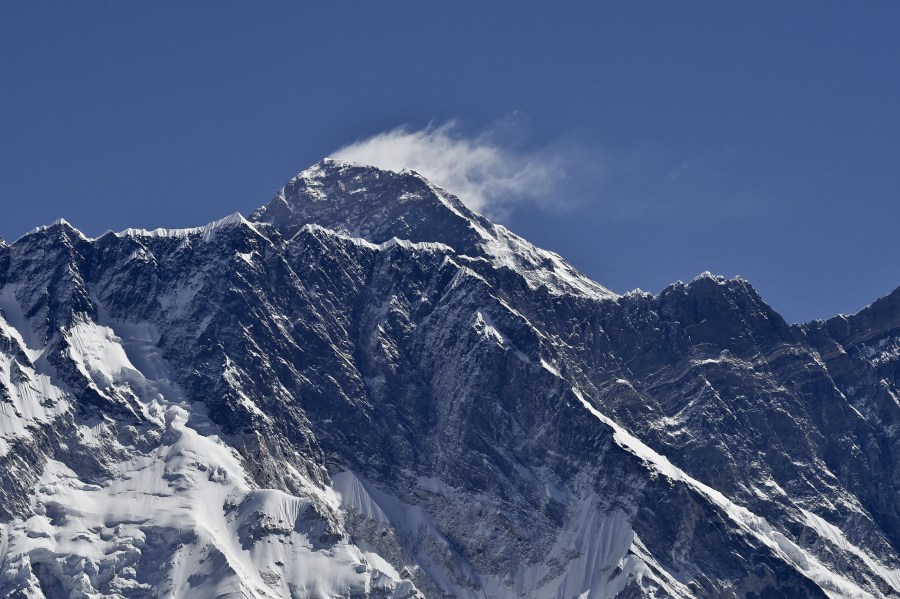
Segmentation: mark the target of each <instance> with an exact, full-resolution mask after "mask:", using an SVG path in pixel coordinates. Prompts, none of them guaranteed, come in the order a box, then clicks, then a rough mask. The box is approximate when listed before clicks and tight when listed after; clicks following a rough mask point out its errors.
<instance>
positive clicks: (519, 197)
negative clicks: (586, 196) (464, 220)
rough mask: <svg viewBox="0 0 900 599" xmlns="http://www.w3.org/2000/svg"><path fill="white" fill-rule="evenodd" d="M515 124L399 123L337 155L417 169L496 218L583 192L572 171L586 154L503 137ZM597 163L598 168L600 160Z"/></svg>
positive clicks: (550, 206)
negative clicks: (470, 130) (575, 186)
mask: <svg viewBox="0 0 900 599" xmlns="http://www.w3.org/2000/svg"><path fill="white" fill-rule="evenodd" d="M511 127H512V128H515V124H513V125H510V121H509V119H506V120H505V121H500V122H498V123H497V124H495V125H494V126H492V127H490V128H488V130H486V131H484V132H482V133H479V134H476V135H464V134H463V133H461V132H460V130H459V126H458V125H457V123H456V122H455V121H449V122H447V123H444V124H442V125H429V126H428V127H425V128H424V129H419V130H412V129H410V128H408V127H406V126H401V127H397V128H396V129H393V130H391V131H386V132H383V133H378V134H377V135H374V136H372V137H369V138H367V139H361V140H357V141H355V142H353V143H352V144H349V145H346V146H344V147H342V148H340V149H339V150H337V152H335V153H334V154H333V158H336V159H339V160H346V161H348V162H355V163H360V164H370V165H372V166H377V167H379V168H384V169H388V170H393V171H400V170H403V169H411V170H414V171H416V172H418V173H420V174H422V175H424V176H425V177H427V178H428V179H430V180H431V181H434V182H435V183H437V184H438V185H440V186H441V187H443V188H444V189H446V190H448V191H450V192H451V193H453V194H455V195H456V196H458V197H459V198H460V199H461V200H462V201H463V202H464V203H465V204H466V205H467V206H468V207H469V208H471V209H473V210H476V211H478V212H481V213H483V214H485V215H487V216H489V217H493V218H498V217H502V216H504V215H506V214H508V213H509V211H510V210H512V209H513V208H514V207H515V206H516V205H518V204H523V203H530V204H536V205H538V206H539V207H540V208H542V209H544V210H546V211H548V212H557V211H560V210H564V209H566V208H568V207H570V206H571V205H572V204H574V203H576V202H577V201H578V198H577V196H578V195H579V194H577V193H573V190H572V189H570V183H571V181H572V179H574V177H572V171H573V170H574V169H579V170H584V167H585V166H586V162H587V161H586V160H585V159H586V158H587V157H586V156H581V155H579V153H578V152H575V151H573V150H572V149H571V148H564V147H563V144H556V145H554V146H546V147H543V148H538V149H536V150H523V149H520V148H519V147H518V144H515V143H502V141H501V140H502V139H503V138H508V137H510V135H509V133H510V128H511ZM513 133H515V132H513ZM594 167H595V170H597V171H599V166H598V165H597V164H595V165H594Z"/></svg>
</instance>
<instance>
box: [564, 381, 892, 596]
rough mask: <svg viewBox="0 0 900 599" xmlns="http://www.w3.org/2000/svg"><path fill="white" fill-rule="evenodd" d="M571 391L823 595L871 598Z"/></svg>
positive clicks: (634, 449) (653, 463) (626, 445)
mask: <svg viewBox="0 0 900 599" xmlns="http://www.w3.org/2000/svg"><path fill="white" fill-rule="evenodd" d="M572 392H573V393H574V394H575V396H576V397H577V398H578V400H579V401H580V402H581V404H582V405H583V406H584V407H585V408H586V409H587V410H588V411H589V412H590V413H591V414H592V415H593V416H594V417H595V418H597V419H598V420H600V421H601V422H603V423H604V424H606V425H608V426H609V427H611V428H612V429H613V438H614V439H615V441H616V443H617V444H619V446H621V447H622V448H623V449H627V450H628V451H630V452H631V453H633V454H634V455H636V456H637V457H639V458H641V459H642V460H643V461H644V463H645V464H647V466H648V467H650V468H652V469H653V470H655V471H656V472H659V473H660V474H662V475H664V476H666V477H667V478H670V479H672V480H677V481H681V482H684V483H685V484H687V485H688V486H690V487H692V488H693V489H695V490H696V491H698V492H699V493H700V494H701V495H703V496H705V497H706V498H707V499H708V500H709V501H711V502H712V503H713V504H715V505H716V506H718V507H719V508H721V510H722V512H723V513H724V514H725V515H727V516H728V517H729V519H731V520H732V521H733V522H734V523H735V524H737V525H738V527H740V528H741V530H743V531H744V532H745V533H747V534H749V535H752V536H753V537H755V538H756V539H757V540H759V541H760V542H762V543H763V544H764V545H766V546H767V547H769V548H770V549H772V550H773V551H774V552H775V553H776V554H777V555H779V556H781V558H782V559H784V560H785V561H787V562H789V563H790V564H792V565H793V566H794V567H795V568H797V570H798V571H800V572H802V573H803V574H804V575H806V576H807V577H808V578H809V579H810V580H813V581H814V582H815V583H816V584H817V585H819V587H820V588H821V589H822V590H823V591H824V592H825V593H826V594H827V595H829V596H830V597H834V598H838V597H843V598H866V599H868V598H872V597H874V596H873V595H872V594H871V593H868V592H867V591H865V590H863V589H861V588H860V587H859V586H858V585H856V584H855V583H853V582H852V581H849V580H847V579H845V578H843V577H841V576H839V575H837V574H835V573H834V572H831V571H830V570H828V568H826V567H825V566H823V565H822V564H821V563H820V562H819V561H818V560H817V559H816V558H815V557H813V555H812V554H810V553H809V552H807V551H806V550H804V549H802V548H801V547H799V546H798V545H797V544H796V543H794V542H793V541H791V540H790V539H788V538H787V537H785V536H784V535H783V534H782V533H780V532H779V531H777V530H775V529H773V528H772V526H771V525H770V524H769V523H768V522H767V521H766V520H765V518H762V517H760V516H757V515H756V514H754V513H752V512H751V511H750V510H748V509H747V508H744V507H741V506H738V505H736V504H735V503H733V502H732V501H731V500H729V499H728V498H726V497H725V496H724V495H723V494H722V493H721V492H719V491H716V490H715V489H713V488H711V487H708V486H706V485H705V484H703V483H701V482H700V481H698V480H696V479H694V478H691V477H690V476H688V475H687V474H686V473H685V472H684V471H682V470H681V469H680V468H677V467H675V466H674V465H672V463H671V462H670V461H669V460H668V458H666V457H665V456H663V455H661V454H659V453H657V452H656V451H654V450H653V449H651V448H650V447H648V446H647V445H646V444H644V443H643V442H642V441H641V440H640V439H638V438H637V437H635V436H634V435H632V434H631V433H629V432H628V431H626V430H625V429H623V428H622V427H621V426H619V425H618V424H616V423H615V422H613V421H612V420H611V419H609V418H607V417H606V416H605V415H603V414H602V413H601V412H599V411H598V410H597V409H596V408H595V407H594V406H593V405H592V404H591V403H590V402H589V401H587V400H586V399H585V398H584V395H583V394H582V393H581V391H580V390H579V389H578V388H577V387H572Z"/></svg>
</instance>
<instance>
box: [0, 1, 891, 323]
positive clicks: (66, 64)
mask: <svg viewBox="0 0 900 599" xmlns="http://www.w3.org/2000/svg"><path fill="white" fill-rule="evenodd" d="M313 5H315V6H313ZM510 115H515V118H514V119H513V120H515V121H516V125H515V128H514V129H515V131H514V134H509V132H506V137H505V138H504V140H505V141H503V143H509V144H512V145H514V146H515V151H516V152H517V153H518V155H522V156H549V155H552V153H553V152H554V151H555V150H557V149H559V151H560V152H569V153H571V152H576V153H580V154H581V162H580V163H579V164H580V166H579V168H577V169H574V170H573V171H572V172H571V173H568V175H567V178H566V184H565V185H560V186H557V188H556V189H554V191H553V193H557V194H559V195H561V196H562V195H566V194H571V195H572V196H573V197H575V196H577V201H575V202H562V204H565V207H564V208H559V207H556V206H555V204H554V202H553V199H552V198H548V199H547V200H546V201H541V202H531V203H524V204H521V205H519V206H518V207H516V208H515V209H513V210H512V211H511V212H508V213H507V214H506V216H504V217H503V220H504V222H505V223H506V224H507V225H509V226H510V227H511V228H512V229H513V230H514V231H516V232H518V233H520V234H522V235H524V236H525V237H527V238H529V239H530V240H532V241H534V242H536V243H537V244H538V245H541V246H543V247H547V248H549V249H553V250H555V251H558V252H559V253H561V254H562V255H563V256H565V257H566V258H567V259H569V260H570V261H571V262H572V263H574V264H575V265H576V266H578V267H579V268H581V269H582V270H583V271H585V272H586V273H588V274H589V275H591V276H592V277H593V278H595V279H597V280H598V281H599V282H601V283H602V284H604V285H606V286H608V287H611V288H612V289H614V290H617V291H627V290H629V289H632V288H635V287H641V288H643V289H646V290H650V291H654V292H656V291H659V290H660V289H661V288H662V287H664V286H665V285H666V284H668V283H669V282H672V281H674V280H676V279H690V278H692V277H693V276H695V275H696V274H698V273H699V272H702V271H704V270H711V271H713V272H717V273H721V274H725V275H729V276H733V275H735V274H740V275H742V276H744V277H745V278H747V279H749V280H750V281H751V282H752V283H753V284H754V285H755V286H756V288H757V289H758V290H759V291H760V292H761V293H762V295H763V297H764V298H765V299H766V300H767V301H769V302H770V303H771V304H772V305H773V306H774V307H775V308H776V309H778V310H779V311H781V312H782V313H783V314H784V315H785V316H786V317H787V318H788V319H789V320H794V321H799V320H807V319H812V318H817V317H826V316H829V315H832V314H835V313H838V312H853V311H856V310H858V309H859V308H861V307H862V306H864V305H865V304H867V303H869V302H870V301H872V300H874V299H875V298H877V297H878V296H881V295H884V294H886V293H888V292H890V291H891V290H892V289H893V288H895V287H896V286H898V285H900V260H898V258H900V234H898V223H900V193H898V190H900V149H898V148H900V3H897V2H865V3H861V2H824V1H815V2H800V1H797V2H744V3H736V2H729V3H724V2H712V1H710V2H662V1H660V2H615V3H613V2H610V3H601V2H579V3H575V2H573V3H568V2H566V3H559V2H556V3H550V2H546V3H541V4H538V3H527V2H454V3H449V2H447V3H440V4H438V3H433V2H318V3H302V2H265V3H250V2H246V3H235V2H196V3H194V2H191V3H182V2H178V3H175V2H163V3H140V4H139V3H135V2H78V3H68V2H66V3H62V2H60V3H47V2H34V3H26V2H4V3H2V4H0V207H2V212H0V236H2V237H3V238H5V239H7V240H11V239H15V238H17V237H18V236H19V235H21V234H22V233H24V232H25V231H26V230H28V229H30V228H32V227H33V226H35V225H38V224H43V223H47V222H50V221H52V220H54V219H56V218H58V217H60V216H62V217H65V218H66V219H67V220H69V221H71V222H72V223H73V224H74V225H76V226H77V227H79V228H81V229H82V230H83V231H85V232H86V233H88V234H100V233H102V232H103V231H105V230H106V229H110V228H111V229H121V228H124V227H127V226H144V227H156V226H191V225H196V224H201V223H205V222H207V221H210V220H213V219H214V218H217V217H220V216H223V215H226V214H229V213H231V212H234V211H238V210H239V211H241V212H243V213H248V212H249V211H251V210H252V209H253V208H255V207H256V206H258V205H260V204H262V203H264V202H265V201H267V200H268V199H269V198H270V197H271V196H272V194H273V193H274V191H275V190H276V189H277V188H278V187H280V186H281V185H282V184H283V183H284V182H285V181H286V180H287V179H288V178H290V177H291V176H292V175H293V174H294V173H295V172H297V171H298V170H300V169H302V168H303V167H305V166H307V165H309V164H311V163H313V162H316V161H317V160H319V159H320V158H322V157H323V156H326V155H328V154H330V153H331V152H333V151H334V150H335V149H337V148H338V147H340V146H343V145H345V144H348V143H350V142H353V141H354V140H356V139H359V138H365V137H368V136H371V135H374V134H376V133H379V132H382V131H385V130H389V129H392V128H394V127H396V126H398V125H403V124H406V125H407V126H408V127H410V128H411V129H413V130H415V129H418V128H422V127H425V126H427V125H428V123H430V122H433V123H437V124H441V123H444V122H446V121H448V120H451V119H456V120H457V122H458V127H457V129H456V131H457V134H458V135H461V136H465V135H470V136H478V135H484V132H485V131H492V132H496V130H497V128H498V121H499V122H506V121H507V120H509V119H510V118H511V117H510ZM501 137H502V136H501ZM594 166H596V168H594Z"/></svg>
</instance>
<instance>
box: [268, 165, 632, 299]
mask: <svg viewBox="0 0 900 599" xmlns="http://www.w3.org/2000/svg"><path fill="white" fill-rule="evenodd" d="M250 219H251V220H254V221H258V222H265V223H269V224H271V225H273V226H274V227H275V228H277V229H278V230H279V231H280V232H281V234H282V235H284V236H286V237H291V236H292V235H294V234H295V233H296V232H297V231H298V230H300V228H302V227H303V226H304V225H307V224H316V225H320V226H323V227H326V228H328V229H332V230H335V231H338V232H341V233H344V234H346V235H348V236H350V237H356V238H362V239H365V240H367V241H370V242H372V243H376V244H378V243H383V242H385V241H388V240H390V239H402V240H408V241H412V242H414V243H420V242H434V243H442V244H444V245H447V246H449V247H450V248H452V249H453V251H454V252H456V253H459V254H464V255H468V256H473V257H481V258H486V259H488V260H490V261H491V262H492V263H493V264H494V266H495V267H497V268H508V269H511V270H514V271H516V272H518V273H520V274H521V275H523V276H525V278H526V280H527V281H528V282H529V284H531V286H532V287H535V288H536V287H539V286H544V287H546V288H547V289H548V290H549V291H551V292H552V293H578V294H584V295H588V296H596V297H613V296H614V295H615V294H613V293H612V292H611V291H609V290H608V289H606V288H604V287H602V286H601V285H598V284H597V283H595V282H594V281H592V280H591V279H589V278H587V277H585V276H584V275H583V274H581V273H579V272H578V271H576V270H575V269H574V268H572V266H571V265H569V264H568V263H566V262H565V261H564V260H562V258H560V257H559V255H557V254H554V253H553V252H548V251H546V250H542V249H540V248H537V247H535V246H533V245H532V244H530V243H528V242H527V241H525V240H524V239H522V238H521V237H519V236H518V235H515V234H513V233H511V232H510V231H509V230H507V229H506V228H505V227H503V226H500V225H495V224H494V223H492V222H491V221H489V220H487V219H486V218H484V217H483V216H481V215H479V214H476V213H475V212H473V211H471V210H469V209H468V208H466V206H465V205H464V204H463V203H462V202H461V201H460V200H459V198H457V197H456V196H454V195H452V194H450V193H448V192H447V191H445V190H443V189H441V188H440V187H438V186H436V185H435V184H433V183H431V182H430V181H428V180H427V179H425V178H424V177H422V175H420V174H418V173H416V172H415V171H408V170H407V171H403V172H400V173H396V172H393V171H386V170H382V169H378V168H375V167H372V166H365V165H358V164H352V163H348V162H341V161H338V160H333V159H330V158H326V159H325V160H323V161H321V162H319V163H318V164H316V165H314V166H312V167H310V168H308V169H306V170H305V171H303V172H301V173H300V174H299V175H297V176H296V177H294V178H293V179H291V181H290V182H289V183H288V184H287V185H285V186H284V187H283V188H282V189H281V190H280V191H279V192H278V194H277V195H276V196H275V198H274V199H273V200H272V201H271V202H269V203H268V204H266V205H265V206H263V207H262V208H260V209H259V210H256V211H255V212H254V213H253V214H252V215H251V216H250Z"/></svg>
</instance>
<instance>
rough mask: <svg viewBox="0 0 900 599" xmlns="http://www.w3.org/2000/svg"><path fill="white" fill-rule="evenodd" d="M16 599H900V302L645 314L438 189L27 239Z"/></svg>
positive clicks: (348, 189)
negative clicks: (855, 308) (93, 234)
mask: <svg viewBox="0 0 900 599" xmlns="http://www.w3.org/2000/svg"><path fill="white" fill-rule="evenodd" d="M0 310H2V317H0V522H2V524H0V595H2V596H8V597H47V598H54V597H172V596H177V597H255V598H263V597H392V598H402V597H460V598H495V597H496V598H513V597H533V598H546V599H556V598H559V599H569V598H573V597H586V598H601V597H760V598H761V597H892V596H898V595H900V554H898V549H900V505H898V501H900V499H898V498H900V489H898V485H900V462H898V458H900V446H898V428H900V390H898V381H900V291H897V292H894V294H892V295H891V296H889V297H887V298H884V299H882V300H879V301H877V302H875V303H874V304H872V305H871V306H870V307H868V308H866V309H865V310H863V311H862V312H860V313H859V314H856V315H854V316H849V317H844V316H840V317H837V318H834V319H831V320H828V321H824V322H822V321H817V322H813V323H809V324H806V325H789V324H788V323H786V322H785V321H784V320H783V319H782V318H781V317H780V316H779V315H778V314H777V313H775V312H774V311H773V310H772V309H771V308H770V307H768V306H767V305H766V304H765V303H764V302H763V301H762V300H761V299H760V297H759V296H758V295H757V294H756V292H755V291H754V290H753V288H752V287H751V286H750V285H749V284H748V283H747V282H745V281H743V280H740V279H737V280H724V279H722V278H719V277H714V276H712V275H701V276H700V277H698V278H697V279H695V280H694V281H692V282H690V283H688V284H683V283H677V284H675V285H673V286H671V287H669V288H667V289H666V290H664V291H663V292H662V293H660V294H659V295H657V296H653V295H649V294H641V293H631V294H627V295H624V296H618V295H616V294H614V293H612V292H610V291H609V290H607V289H605V288H604V287H602V286H600V285H598V284H597V283H595V282H593V281H591V280H589V279H587V278H586V277H584V276H583V275H581V274H580V273H578V272H577V271H576V270H575V269H573V268H572V267H571V266H569V265H568V264H566V263H565V261H563V260H562V259H561V258H560V257H559V256H557V255H555V254H553V253H550V252H546V251H543V250H540V249H538V248H536V247H534V246H532V245H531V244H529V243H528V242H526V241H524V240H523V239H521V238H519V237H517V236H515V235H514V234H512V233H510V232H509V231H507V230H506V229H504V228H503V227H500V226H497V225H494V224H493V223H490V222H489V221H487V220H486V219H484V218H483V217H481V216H478V215H476V214H474V213H472V212H470V211H469V210H467V209H466V208H465V207H464V206H463V205H462V203H461V202H459V200H458V199H457V198H455V197H453V196H452V195H450V194H448V193H447V192H445V191H443V190H441V189H439V188H437V187H435V186H434V185H432V184H430V183H429V182H428V181H426V180H425V179H423V178H422V177H421V176H419V175H417V174H415V173H412V172H404V173H392V172H386V171H380V170H377V169H374V168H370V167H363V166H354V165H349V164H344V163H339V162H335V161H330V160H326V161H323V162H321V163H319V164H317V165H315V166H314V167H312V168H310V169H308V170H306V171H304V172H303V173H301V174H300V175H298V176H297V177H296V178H295V179H293V180H292V181H291V182H290V183H289V184H288V185H287V186H286V187H285V188H284V189H282V190H281V191H280V192H279V193H278V194H277V196H276V197H275V199H273V200H272V202H270V203H269V204H267V205H266V206H264V207H262V208H260V209H259V210H258V211H256V212H255V213H254V214H253V215H251V217H250V219H244V218H243V217H240V216H239V215H236V216H233V217H229V218H226V219H224V220H221V221H218V222H215V223H211V224H210V225H207V226H206V227H200V228H196V229H184V230H156V231H143V230H128V231H124V232H122V233H107V234H106V235H103V236H101V237H99V238H96V239H88V238H86V237H85V236H83V235H82V234H81V233H79V232H78V231H77V230H75V229H74V228H72V227H71V226H69V225H68V224H66V223H64V222H59V223H56V224H54V225H51V226H49V227H44V228H41V229H38V230H36V231H34V232H32V233H30V234H28V235H26V236H24V237H22V238H21V239H19V240H17V241H16V242H15V243H12V244H5V243H0Z"/></svg>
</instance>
